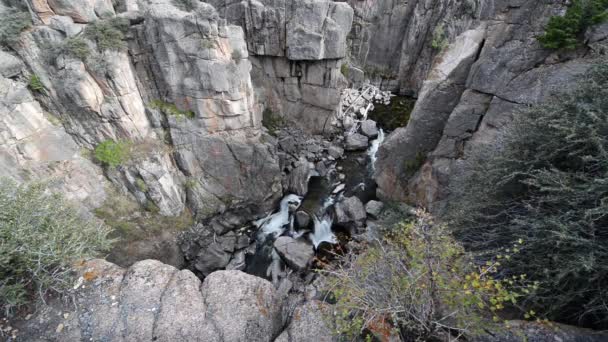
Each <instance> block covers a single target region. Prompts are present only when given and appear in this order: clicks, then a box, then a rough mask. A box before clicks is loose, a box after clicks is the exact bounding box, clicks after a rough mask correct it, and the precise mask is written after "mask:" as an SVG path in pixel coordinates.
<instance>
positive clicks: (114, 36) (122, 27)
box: [84, 17, 129, 51]
mask: <svg viewBox="0 0 608 342" xmlns="http://www.w3.org/2000/svg"><path fill="white" fill-rule="evenodd" d="M128 30H129V20H128V19H126V18H119V17H114V18H111V19H106V20H98V21H96V22H94V23H92V24H89V25H88V26H87V28H86V29H85V31H84V36H85V37H86V38H88V39H90V40H92V41H94V42H95V43H96V44H97V48H98V49H99V50H101V51H104V50H115V51H120V50H123V49H125V48H126V47H127V44H126V42H125V34H126V33H127V31H128Z"/></svg>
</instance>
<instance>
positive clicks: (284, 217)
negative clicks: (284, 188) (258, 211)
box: [254, 194, 302, 241]
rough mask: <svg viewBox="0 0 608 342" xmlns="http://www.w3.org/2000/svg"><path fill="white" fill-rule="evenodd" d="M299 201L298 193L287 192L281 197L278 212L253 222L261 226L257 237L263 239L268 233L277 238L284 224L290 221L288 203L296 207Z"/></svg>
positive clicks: (300, 200)
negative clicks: (287, 193)
mask: <svg viewBox="0 0 608 342" xmlns="http://www.w3.org/2000/svg"><path fill="white" fill-rule="evenodd" d="M301 203H302V197H300V196H298V195H294V194H289V195H287V196H285V197H283V199H282V200H281V206H280V209H279V211H278V212H276V213H274V214H272V215H269V216H267V217H265V218H263V219H260V220H257V221H255V222H254V224H255V225H256V226H257V227H258V228H261V229H260V230H259V233H258V239H259V240H262V241H263V240H264V239H265V238H266V237H267V236H269V235H272V237H273V238H277V237H279V236H280V235H281V234H283V232H284V231H285V229H286V228H285V226H287V225H288V224H289V222H290V218H289V206H290V204H294V205H296V207H299V206H300V204H301Z"/></svg>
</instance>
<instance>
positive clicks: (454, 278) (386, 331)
mask: <svg viewBox="0 0 608 342" xmlns="http://www.w3.org/2000/svg"><path fill="white" fill-rule="evenodd" d="M417 215H418V217H417V219H416V221H415V222H412V223H407V224H401V227H400V228H398V229H396V230H394V231H393V232H392V233H391V234H390V235H388V236H386V237H384V238H383V239H382V240H381V241H378V243H377V244H375V245H372V246H369V247H368V248H366V249H365V250H364V251H363V252H361V253H359V254H355V253H352V252H351V253H348V254H347V255H346V256H344V257H343V258H342V259H341V260H340V262H339V263H338V264H337V266H335V267H333V268H332V269H330V270H328V271H327V274H328V279H327V280H328V281H327V282H328V284H329V287H328V290H329V291H332V292H333V293H334V294H335V295H336V297H337V303H336V308H335V310H334V311H335V312H336V317H335V319H336V326H337V333H339V334H345V335H347V336H351V337H353V335H354V336H358V335H360V334H362V333H363V332H364V331H366V330H367V331H371V332H372V333H374V334H375V335H380V336H381V337H382V336H383V337H385V338H387V339H388V335H391V334H393V333H398V334H399V335H400V336H401V338H402V340H420V341H427V340H429V339H431V338H433V337H437V336H440V335H441V334H446V333H447V334H454V335H457V336H460V335H462V334H465V333H467V332H473V331H474V330H475V331H477V330H480V329H482V328H483V325H484V322H485V321H486V318H485V317H486V313H487V316H489V317H491V316H492V315H491V314H490V313H491V312H497V311H500V310H501V309H503V308H504V307H505V306H506V305H507V304H509V305H515V304H517V300H518V298H519V297H520V296H521V293H520V292H522V291H528V290H529V287H528V286H524V285H523V283H522V279H521V277H520V278H517V279H514V278H510V279H497V278H496V277H495V276H496V275H497V274H499V273H498V272H499V266H500V263H499V262H497V261H494V262H489V263H487V264H483V265H477V266H475V265H473V264H472V263H471V262H470V259H469V257H468V256H467V255H466V254H465V253H464V250H463V249H462V248H461V247H460V246H459V245H458V244H457V243H455V242H454V240H453V239H452V237H451V236H450V234H449V233H448V232H447V230H446V229H445V227H444V226H443V225H440V224H435V223H434V222H433V219H432V218H431V217H430V216H429V215H428V214H426V213H424V212H422V211H418V213H417ZM494 319H495V320H498V316H494Z"/></svg>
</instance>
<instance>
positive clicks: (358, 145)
mask: <svg viewBox="0 0 608 342" xmlns="http://www.w3.org/2000/svg"><path fill="white" fill-rule="evenodd" d="M368 144H369V140H368V139H367V137H366V136H365V135H361V134H359V133H353V134H349V135H348V136H347V137H346V145H345V147H344V148H345V149H346V150H347V151H363V150H365V149H367V145H368Z"/></svg>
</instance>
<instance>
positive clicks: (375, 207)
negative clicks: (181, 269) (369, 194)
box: [365, 200, 384, 218]
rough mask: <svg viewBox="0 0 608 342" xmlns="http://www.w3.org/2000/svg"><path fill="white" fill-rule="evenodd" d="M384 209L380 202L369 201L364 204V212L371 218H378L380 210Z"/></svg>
mask: <svg viewBox="0 0 608 342" xmlns="http://www.w3.org/2000/svg"><path fill="white" fill-rule="evenodd" d="M383 208H384V203H382V202H380V201H373V200H372V201H369V202H367V204H365V212H366V213H367V214H368V215H370V216H371V217H373V218H378V216H379V215H380V213H381V212H382V209H383Z"/></svg>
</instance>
